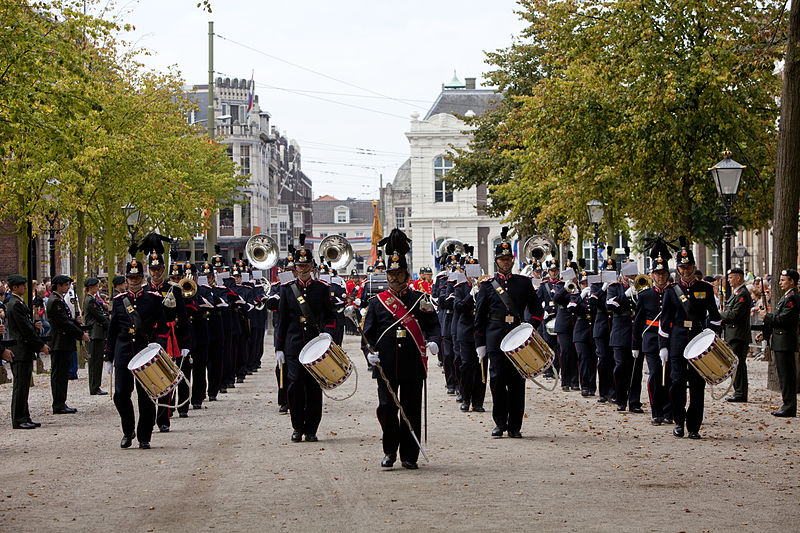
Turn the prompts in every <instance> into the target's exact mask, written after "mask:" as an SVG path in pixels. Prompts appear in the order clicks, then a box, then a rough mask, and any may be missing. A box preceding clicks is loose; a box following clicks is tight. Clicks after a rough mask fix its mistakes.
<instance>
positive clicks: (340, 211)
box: [333, 206, 350, 224]
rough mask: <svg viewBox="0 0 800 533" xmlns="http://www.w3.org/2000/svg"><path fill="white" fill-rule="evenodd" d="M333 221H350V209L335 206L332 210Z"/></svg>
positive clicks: (340, 222) (338, 222) (342, 222)
mask: <svg viewBox="0 0 800 533" xmlns="http://www.w3.org/2000/svg"><path fill="white" fill-rule="evenodd" d="M333 220H334V222H336V223H337V224H347V223H348V222H350V210H349V209H348V208H347V207H344V206H341V207H337V208H336V211H334V218H333Z"/></svg>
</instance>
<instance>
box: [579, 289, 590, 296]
mask: <svg viewBox="0 0 800 533" xmlns="http://www.w3.org/2000/svg"><path fill="white" fill-rule="evenodd" d="M590 291H591V289H590V288H589V287H586V288H585V289H583V290H582V291H581V298H586V297H587V296H589V292H590Z"/></svg>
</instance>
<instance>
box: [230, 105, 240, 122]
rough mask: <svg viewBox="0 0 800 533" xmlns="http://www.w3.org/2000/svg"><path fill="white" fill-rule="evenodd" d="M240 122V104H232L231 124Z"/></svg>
mask: <svg viewBox="0 0 800 533" xmlns="http://www.w3.org/2000/svg"><path fill="white" fill-rule="evenodd" d="M234 122H239V106H238V105H231V124H233V123H234Z"/></svg>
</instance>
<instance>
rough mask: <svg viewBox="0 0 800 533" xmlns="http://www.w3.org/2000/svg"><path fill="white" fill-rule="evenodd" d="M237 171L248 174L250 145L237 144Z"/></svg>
mask: <svg viewBox="0 0 800 533" xmlns="http://www.w3.org/2000/svg"><path fill="white" fill-rule="evenodd" d="M239 173H240V174H242V175H245V174H250V145H249V144H243V145H241V146H239Z"/></svg>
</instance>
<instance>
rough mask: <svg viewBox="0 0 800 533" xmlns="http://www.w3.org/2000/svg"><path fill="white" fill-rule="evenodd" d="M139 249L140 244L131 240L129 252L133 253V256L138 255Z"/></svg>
mask: <svg viewBox="0 0 800 533" xmlns="http://www.w3.org/2000/svg"><path fill="white" fill-rule="evenodd" d="M138 250H139V245H138V244H136V241H131V245H130V246H128V253H129V254H131V257H136V252H137V251H138Z"/></svg>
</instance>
